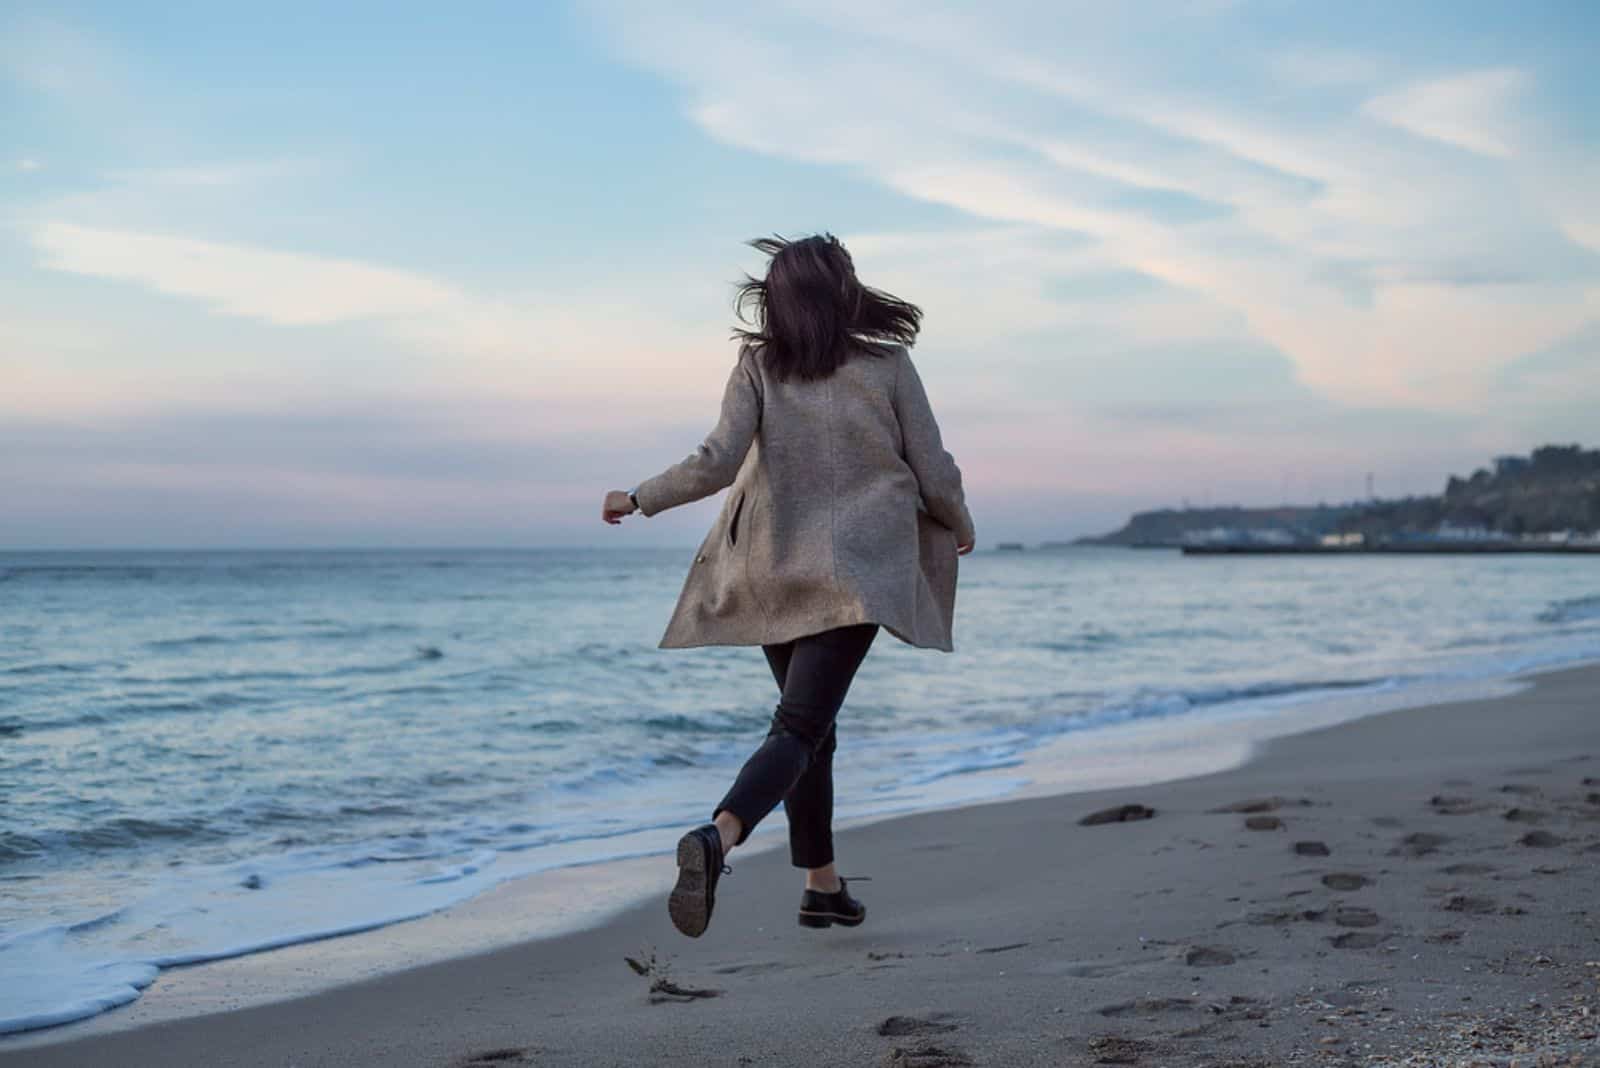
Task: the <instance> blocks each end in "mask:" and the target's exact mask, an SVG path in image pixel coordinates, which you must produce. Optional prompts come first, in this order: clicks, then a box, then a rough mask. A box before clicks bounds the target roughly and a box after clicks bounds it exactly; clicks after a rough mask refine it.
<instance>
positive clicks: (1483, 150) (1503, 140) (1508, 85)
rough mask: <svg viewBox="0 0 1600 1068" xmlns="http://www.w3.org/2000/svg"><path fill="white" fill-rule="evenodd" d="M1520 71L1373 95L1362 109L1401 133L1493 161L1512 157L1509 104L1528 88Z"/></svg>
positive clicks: (1447, 80) (1474, 75)
mask: <svg viewBox="0 0 1600 1068" xmlns="http://www.w3.org/2000/svg"><path fill="white" fill-rule="evenodd" d="M1527 81H1528V77H1527V75H1526V74H1525V73H1524V72H1522V71H1520V70H1513V69H1511V68H1500V69H1496V70H1482V71H1471V72H1469V73H1466V74H1457V75H1452V76H1451V77H1448V78H1440V79H1438V80H1435V81H1428V82H1422V83H1420V84H1417V85H1412V86H1408V87H1407V88H1405V89H1402V90H1400V91H1398V92H1394V93H1386V94H1384V95H1382V96H1375V97H1373V98H1372V99H1371V100H1369V101H1367V102H1366V104H1365V106H1364V107H1363V110H1364V111H1365V112H1366V113H1367V114H1368V115H1371V116H1372V117H1373V118H1375V119H1378V120H1380V121H1382V122H1386V123H1389V124H1390V125H1391V126H1397V127H1399V128H1400V129H1402V130H1406V131H1408V132H1410V133H1414V134H1416V135H1417V136H1418V137H1427V138H1431V139H1433V140H1435V141H1441V142H1443V143H1444V144H1447V145H1454V146H1456V147H1457V148H1464V149H1466V150H1467V151H1468V152H1476V153H1478V154H1479V155H1483V156H1492V157H1494V158H1496V159H1510V158H1511V157H1512V156H1513V155H1514V154H1515V150H1514V133H1513V129H1514V119H1513V116H1512V113H1511V105H1512V103H1513V102H1514V99H1515V97H1516V95H1517V94H1518V93H1519V92H1520V91H1521V90H1522V89H1523V87H1524V86H1525V85H1526V84H1527Z"/></svg>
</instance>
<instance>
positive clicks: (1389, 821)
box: [1372, 816, 1406, 830]
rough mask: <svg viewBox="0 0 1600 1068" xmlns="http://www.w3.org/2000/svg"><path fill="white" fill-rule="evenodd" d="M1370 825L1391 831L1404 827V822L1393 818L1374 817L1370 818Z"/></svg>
mask: <svg viewBox="0 0 1600 1068" xmlns="http://www.w3.org/2000/svg"><path fill="white" fill-rule="evenodd" d="M1372 825H1373V826H1374V827H1383V828H1385V829H1391V830H1392V829H1393V828H1395V827H1404V826H1405V825H1406V824H1405V821H1404V820H1401V819H1397V818H1396V817H1394V816H1374V817H1372Z"/></svg>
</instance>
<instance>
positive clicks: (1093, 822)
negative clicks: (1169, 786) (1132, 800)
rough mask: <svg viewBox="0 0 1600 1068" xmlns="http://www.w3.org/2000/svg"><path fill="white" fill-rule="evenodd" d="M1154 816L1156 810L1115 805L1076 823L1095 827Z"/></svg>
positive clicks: (1137, 806) (1140, 806) (1141, 806)
mask: <svg viewBox="0 0 1600 1068" xmlns="http://www.w3.org/2000/svg"><path fill="white" fill-rule="evenodd" d="M1155 814H1156V810H1155V809H1153V808H1149V807H1147V806H1145V805H1117V806H1115V807H1113V808H1103V809H1101V810H1100V811H1099V812H1091V813H1089V814H1088V815H1087V816H1085V817H1083V818H1082V819H1080V820H1079V821H1078V823H1079V824H1080V825H1081V826H1084V827H1095V826H1098V825H1100V824H1102V823H1128V822H1130V821H1132V820H1147V819H1150V818H1151V817H1153V816H1154V815H1155Z"/></svg>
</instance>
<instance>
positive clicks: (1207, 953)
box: [1183, 946, 1238, 968]
mask: <svg viewBox="0 0 1600 1068" xmlns="http://www.w3.org/2000/svg"><path fill="white" fill-rule="evenodd" d="M1237 959H1238V958H1237V957H1235V956H1234V955H1233V951H1232V950H1229V949H1224V948H1222V947H1221V946H1190V947H1189V948H1188V949H1186V950H1184V952H1183V963H1185V964H1187V965H1189V967H1191V968H1220V967H1222V966H1224V965H1228V964H1232V963H1233V962H1234V961H1236V960H1237Z"/></svg>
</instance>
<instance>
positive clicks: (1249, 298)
mask: <svg viewBox="0 0 1600 1068" xmlns="http://www.w3.org/2000/svg"><path fill="white" fill-rule="evenodd" d="M224 7H225V6H224V5H155V4H130V3H117V4H71V3H57V4H50V5H38V6H32V7H30V6H29V5H27V4H23V5H20V6H19V5H11V6H9V7H8V8H7V9H6V11H5V13H3V14H0V495H3V498H4V499H5V500H6V501H7V506H6V508H5V509H4V510H3V511H0V547H4V546H12V547H23V546H32V547H39V546H46V547H48V546H104V545H129V546H143V545H321V544H338V545H352V544H355V545H418V544H421V545H470V544H486V545H572V544H630V545H642V544H676V545H688V544H692V543H693V542H694V541H695V540H696V539H697V538H698V536H699V534H700V532H701V529H702V528H703V526H704V524H705V522H706V520H707V518H708V509H709V508H710V507H711V505H710V504H703V505H699V506H693V507H690V508H686V509H683V510H681V511H680V512H678V513H674V514H669V515H665V516H661V517H657V518H655V519H652V520H650V521H648V522H636V523H632V524H629V525H626V526H625V527H624V528H623V529H620V530H617V529H612V528H607V527H603V526H602V525H600V524H599V522H598V520H597V518H596V516H595V513H596V511H597V507H598V501H599V496H600V494H601V492H602V491H604V490H605V489H608V488H615V487H625V486H626V485H629V484H631V483H633V482H636V481H638V480H640V479H642V478H644V477H646V476H648V475H650V474H653V473H655V472H656V471H657V470H659V469H660V468H662V467H664V466H666V465H667V464H668V463H670V462H672V461H673V460H676V459H678V458H679V457H681V456H682V455H684V454H685V453H687V452H688V451H690V450H691V449H692V448H693V447H694V445H695V444H697V443H698V441H699V439H700V437H701V436H702V435H703V434H704V432H705V431H706V430H707V429H709V426H710V422H711V420H712V419H713V418H714V415H715V406H716V402H717V399H718V397H719V396H720V386H721V382H722V380H723V378H724V376H725V374H726V370H727V367H728V366H729V364H730V363H731V361H732V359H733V355H734V350H733V347H732V345H731V343H730V342H729V341H728V340H727V333H728V328H729V326H730V325H731V317H730V310H729V299H730V297H731V286H730V283H732V282H733V281H734V280H735V279H736V278H737V277H738V276H739V274H740V273H741V272H742V271H744V270H748V269H755V268H757V267H758V264H759V261H758V259H757V258H756V257H755V256H754V254H753V253H751V252H750V251H749V250H748V249H746V248H744V247H743V246H742V245H741V242H742V241H744V240H746V239H748V238H751V237H754V236H758V235H761V234H765V233H771V232H781V233H801V232H809V231H815V230H822V229H827V230H831V231H833V232H835V233H837V234H839V235H840V236H841V237H843V238H844V239H845V240H846V242H847V243H848V244H849V245H850V247H851V249H852V251H853V252H854V254H855V257H856V260H857V264H858V267H859V269H860V271H861V273H862V275H863V276H864V278H865V279H866V280H867V281H868V282H869V283H871V284H875V285H879V286H881V287H883V288H887V289H890V290H891V291H893V292H896V293H897V294H899V295H901V296H904V297H906V298H907V299H910V300H913V301H916V302H918V303H919V304H921V305H922V306H923V307H924V309H925V311H926V314H927V318H926V328H925V332H924V336H923V340H922V342H921V343H920V344H919V346H918V348H917V350H916V355H917V359H918V361H919V365H920V366H921V367H922V368H923V374H924V378H925V379H926V381H927V382H928V386H929V391H930V394H931V396H932V398H933V400H934V404H935V407H936V409H937V410H938V412H939V414H940V416H941V420H942V422H943V424H944V427H945V435H946V438H947V443H948V444H949V446H950V448H951V449H952V451H953V452H955V454H956V455H957V458H958V460H960V462H961V463H962V466H963V468H964V470H965V471H966V472H967V478H968V482H969V488H970V495H971V497H972V501H973V506H974V512H975V515H976V516H977V518H978V521H979V527H980V530H981V532H982V536H983V537H984V539H985V540H991V539H998V538H1022V539H1035V538H1046V537H1064V536H1070V535H1073V534H1078V533H1085V532H1089V531H1094V530H1098V529H1103V528H1106V527H1110V526H1114V525H1116V523H1118V522H1120V520H1121V518H1122V517H1123V515H1124V514H1125V513H1126V512H1128V511H1130V510H1132V509H1135V508H1142V507H1152V506H1160V505H1164V504H1168V503H1176V502H1177V501H1179V500H1181V499H1184V498H1187V499H1189V500H1191V501H1195V502H1201V501H1210V502H1225V501H1226V502H1241V503H1247V504H1274V503H1279V502H1281V501H1283V500H1285V499H1293V500H1314V499H1319V498H1320V499H1329V500H1336V499H1343V498H1347V497H1350V496H1353V495H1355V494H1356V493H1357V492H1358V491H1359V489H1360V486H1361V483H1362V479H1363V478H1364V476H1365V474H1366V473H1367V472H1368V471H1372V472H1374V473H1375V474H1376V477H1377V484H1378V489H1379V491H1380V492H1386V493H1391V494H1396V493H1403V492H1428V491H1432V490H1434V489H1436V488H1437V487H1438V486H1439V485H1440V484H1442V481H1443V479H1444V477H1445V475H1446V474H1448V473H1451V472H1465V471H1468V470H1470V469H1471V468H1472V467H1473V466H1476V465H1478V464H1480V463H1482V462H1483V461H1484V460H1486V459H1487V458H1488V457H1489V456H1491V455H1494V454H1496V453H1501V452H1507V451H1525V450H1526V449H1528V448H1530V447H1532V446H1534V445H1536V444H1540V443H1543V442H1546V441H1583V442H1585V443H1586V444H1589V445H1594V444H1597V441H1596V433H1595V427H1596V425H1600V424H1597V423H1596V420H1595V418H1594V415H1593V413H1594V412H1595V411H1596V410H1600V198H1597V195H1596V194H1595V193H1594V192H1593V190H1595V189H1600V99H1597V98H1600V85H1597V79H1596V76H1595V75H1594V74H1593V73H1592V67H1591V66H1590V63H1589V58H1590V56H1591V55H1592V53H1593V51H1594V49H1595V46H1596V44H1597V43H1600V14H1597V12H1600V9H1597V8H1595V7H1594V6H1593V5H1590V4H1587V3H1564V4H1558V3H1547V4H1528V5H1507V4H1462V3H1450V4H1423V3H1411V4H1392V3H1390V4H1373V5H1361V4H1354V5H1352V4H1341V5H1327V4H1317V3H1306V4H1296V3H1286V2H1276V0H1271V2H1269V0H1256V2H1251V0H1241V2H1237V3H1228V2H1219V0H1210V2H1206V0H1189V2H1179V0H1173V2H1166V3H1145V4H1138V5H1106V4H1082V5H1076V4H1070V3H1060V2H1052V3H996V4H988V5H983V7H982V8H981V12H980V9H979V7H978V6H976V5H948V6H938V5H929V4H922V3H918V4H895V3H887V2H884V3H874V4H868V5H862V4H854V3H852V4H845V3H804V4H792V5H791V4H781V3H772V4H763V5H724V4H701V3H674V4H658V3H630V2H614V3H613V2H602V3H578V4H575V5H571V6H568V5H560V4H554V3H551V4H531V5H511V4H506V5H490V4H478V5H455V6H452V7H450V8H448V9H442V8H440V7H439V6H437V5H412V6H403V5H394V4H383V5H378V4H371V5H355V4H350V5H311V4H305V5H296V4H282V5H273V6H271V7H270V8H260V9H257V10H246V9H240V8H237V7H234V6H232V5H228V6H227V7H229V8H231V9H230V10H223V8H224Z"/></svg>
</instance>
